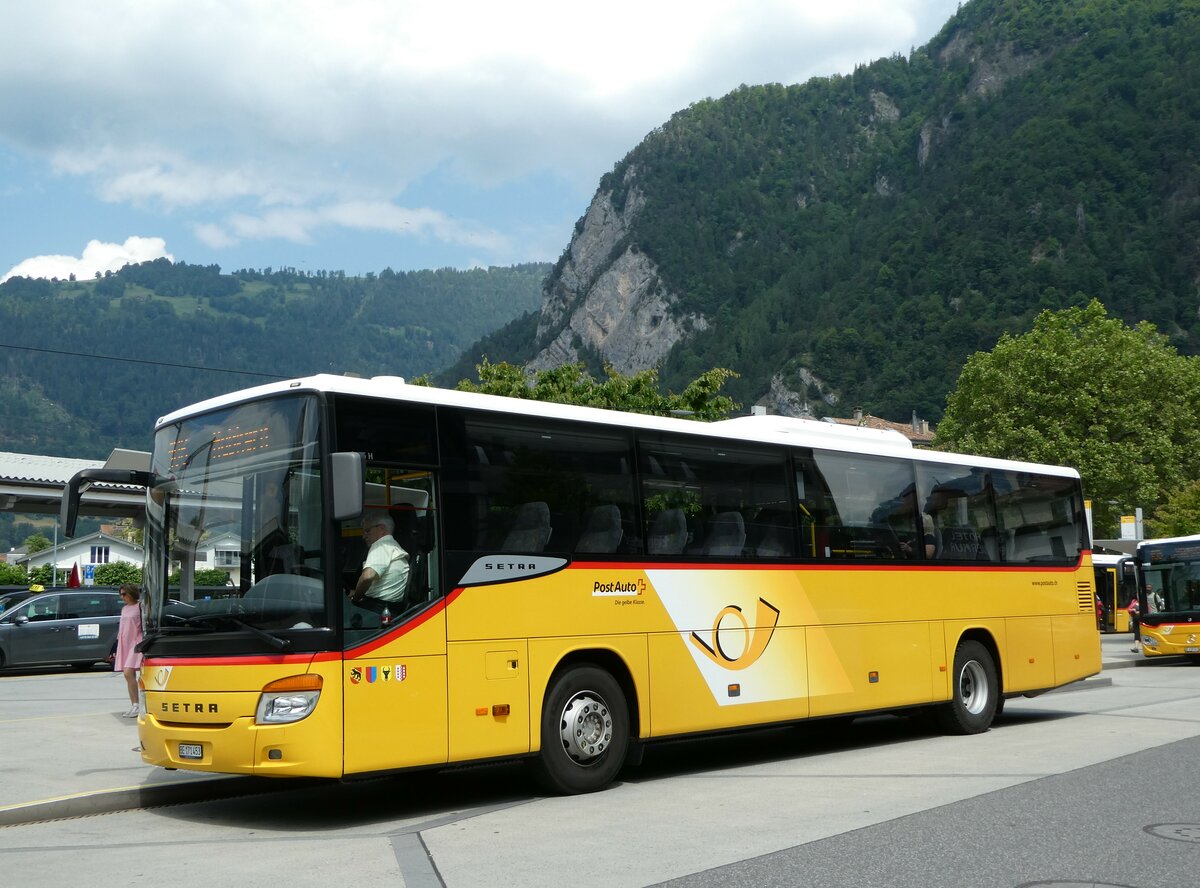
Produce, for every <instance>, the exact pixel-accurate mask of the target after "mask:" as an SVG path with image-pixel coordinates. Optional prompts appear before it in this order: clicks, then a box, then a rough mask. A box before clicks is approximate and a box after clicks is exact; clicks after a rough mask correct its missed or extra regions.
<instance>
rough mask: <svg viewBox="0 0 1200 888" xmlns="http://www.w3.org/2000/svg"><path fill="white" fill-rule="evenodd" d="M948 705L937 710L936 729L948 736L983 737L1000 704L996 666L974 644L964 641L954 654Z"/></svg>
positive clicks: (984, 648)
mask: <svg viewBox="0 0 1200 888" xmlns="http://www.w3.org/2000/svg"><path fill="white" fill-rule="evenodd" d="M953 681H954V685H953V687H952V688H951V691H950V702H949V703H943V704H942V705H941V706H939V707H938V710H937V715H938V726H939V727H940V728H941V729H942V730H943V731H945V732H946V733H948V734H982V733H983V732H984V731H986V730H987V729H988V728H989V727H991V724H992V719H993V718H994V717H995V715H996V710H997V708H998V707H999V705H1000V682H999V681H998V679H997V677H996V663H995V661H994V660H993V659H992V655H991V654H990V653H989V652H988V649H987V648H986V647H984V646H983V645H982V644H980V643H979V642H977V641H964V642H962V643H961V644H960V645H959V646H958V650H956V651H955V652H954V676H953Z"/></svg>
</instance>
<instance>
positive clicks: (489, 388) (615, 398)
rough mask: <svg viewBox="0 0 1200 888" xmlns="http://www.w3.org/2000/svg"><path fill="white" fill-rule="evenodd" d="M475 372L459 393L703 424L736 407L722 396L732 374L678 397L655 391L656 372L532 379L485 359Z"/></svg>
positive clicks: (550, 373)
mask: <svg viewBox="0 0 1200 888" xmlns="http://www.w3.org/2000/svg"><path fill="white" fill-rule="evenodd" d="M475 371H476V373H478V375H479V382H478V383H475V382H471V381H470V380H467V379H464V380H462V381H461V382H459V383H458V385H457V386H456V388H457V389H458V390H459V391H465V392H482V393H484V394H489V395H504V396H506V397H510V398H527V399H530V400H534V401H553V402H555V403H559V404H578V405H581V406H584V407H603V408H606V409H608V410H624V411H627V412H629V413H649V414H651V415H654V416H686V417H689V418H691V419H697V420H701V421H705V422H711V421H714V420H718V419H725V418H726V417H727V416H728V415H729V414H730V413H732V412H733V411H734V410H737V409H738V407H739V405H738V404H737V403H735V402H734V400H733V399H732V398H730V397H729V396H728V395H722V394H720V391H721V388H722V386H724V384H725V382H726V380H729V379H732V378H734V377H736V376H737V374H736V373H734V372H733V371H732V370H726V369H724V368H721V367H717V368H714V369H712V370H707V371H705V372H704V373H701V374H700V375H699V376H697V377H696V378H695V379H693V380H692V381H691V382H689V383H688V384H687V386H685V387H684V389H683V391H682V392H680V393H679V394H667V395H664V394H662V393H661V392H660V391H659V389H658V371H657V370H642V371H641V372H639V373H635V374H633V375H632V376H625V375H623V374H621V373H619V372H617V371H616V370H614V369H613V368H612V367H610V366H605V368H604V374H605V378H604V379H603V380H600V381H597V380H596V379H594V378H593V377H592V376H591V375H590V374H588V372H587V369H586V368H585V367H584V365H583V364H582V363H578V364H563V365H561V366H558V367H554V368H551V369H549V370H538V371H537V372H536V373H534V374H533V375H532V377H530V375H528V374H527V373H526V372H525V370H524V369H523V368H521V367H518V366H516V365H515V364H509V363H507V362H504V361H501V362H499V363H496V364H493V363H491V362H490V361H489V360H488V359H487V358H486V357H485V358H484V359H483V363H481V364H477V365H476V367H475Z"/></svg>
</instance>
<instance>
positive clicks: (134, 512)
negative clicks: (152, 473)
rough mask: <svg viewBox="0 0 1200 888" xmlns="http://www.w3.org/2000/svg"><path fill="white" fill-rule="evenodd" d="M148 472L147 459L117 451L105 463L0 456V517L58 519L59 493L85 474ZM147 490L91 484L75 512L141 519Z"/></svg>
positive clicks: (145, 455) (132, 452) (137, 453)
mask: <svg viewBox="0 0 1200 888" xmlns="http://www.w3.org/2000/svg"><path fill="white" fill-rule="evenodd" d="M99 468H106V469H142V470H146V469H149V468H150V454H149V453H146V452H144V451H139V450H123V449H120V448H118V449H115V450H113V451H112V453H110V454H109V455H108V459H106V460H95V459H70V458H67V457H61V456H40V455H38V454H32V453H6V452H2V451H0V512H16V513H20V514H25V515H56V516H57V515H58V513H59V507H60V506H61V505H62V496H63V488H64V487H65V486H66V484H67V482H68V481H70V480H71V478H72V477H73V476H74V475H75V473H76V472H79V471H82V470H83V469H99ZM145 502H146V491H145V489H144V488H142V487H136V486H133V485H126V484H93V485H92V486H91V487H89V488H88V489H87V490H86V491H85V492H84V494H83V496H82V498H81V501H80V508H79V513H80V514H81V515H88V516H91V517H98V518H139V517H141V515H142V513H143V512H144V511H145V508H146V505H145Z"/></svg>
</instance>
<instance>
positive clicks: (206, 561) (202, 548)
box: [196, 533, 242, 586]
mask: <svg viewBox="0 0 1200 888" xmlns="http://www.w3.org/2000/svg"><path fill="white" fill-rule="evenodd" d="M241 549H242V542H241V540H240V539H238V537H237V536H235V535H234V534H232V533H223V534H221V535H220V536H215V537H212V538H210V539H205V540H201V541H200V545H199V547H198V548H197V549H196V570H209V569H216V570H223V571H225V572H226V573H227V574H229V580H230V582H231V583H232V584H233V585H235V586H236V585H238V583H239V581H240V578H241V575H242V557H241Z"/></svg>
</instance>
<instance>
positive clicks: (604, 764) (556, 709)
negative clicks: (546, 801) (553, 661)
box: [537, 666, 629, 794]
mask: <svg viewBox="0 0 1200 888" xmlns="http://www.w3.org/2000/svg"><path fill="white" fill-rule="evenodd" d="M628 748H629V710H628V707H627V704H626V702H625V694H624V692H623V691H622V690H621V686H620V685H619V684H617V682H616V680H615V679H614V678H613V677H612V676H611V675H609V674H608V673H607V672H605V671H604V670H603V669H597V668H596V667H594V666H576V667H573V668H571V669H568V670H566V671H565V672H563V673H561V674H560V675H558V676H557V677H556V678H555V680H554V681H553V683H552V684H551V687H550V692H549V693H548V694H547V695H546V701H545V705H544V706H543V707H542V751H541V755H540V757H539V758H538V760H537V775H538V778H539V780H540V782H541V783H542V785H544V786H545V787H546V788H547V789H550V790H551V791H553V792H559V793H567V794H576V793H583V792H595V791H596V790H598V789H603V788H604V787H605V786H607V785H608V784H609V783H611V782H612V780H613V778H614V777H616V776H617V772H618V771H619V770H620V769H621V765H622V764H624V761H625V753H626V751H627V750H628Z"/></svg>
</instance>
